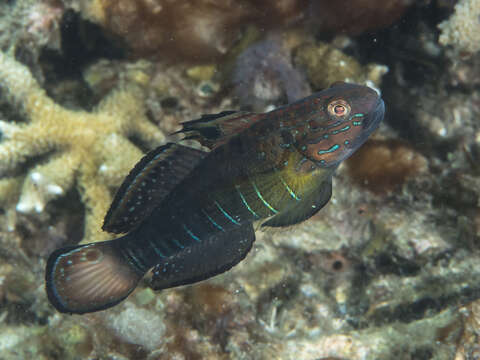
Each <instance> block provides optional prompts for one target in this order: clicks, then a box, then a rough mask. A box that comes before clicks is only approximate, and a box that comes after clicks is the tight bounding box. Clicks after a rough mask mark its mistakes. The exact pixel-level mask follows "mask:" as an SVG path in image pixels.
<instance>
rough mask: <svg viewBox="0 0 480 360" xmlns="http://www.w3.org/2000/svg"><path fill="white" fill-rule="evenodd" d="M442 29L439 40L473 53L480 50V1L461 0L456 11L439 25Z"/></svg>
mask: <svg viewBox="0 0 480 360" xmlns="http://www.w3.org/2000/svg"><path fill="white" fill-rule="evenodd" d="M438 27H439V29H440V30H441V31H442V33H441V34H440V38H439V42H440V44H442V45H452V46H453V47H454V48H455V50H457V51H459V52H463V53H467V54H472V53H475V52H477V51H479V50H480V2H479V1H478V0H461V1H460V2H459V3H458V4H457V5H455V13H454V14H453V15H452V16H451V17H450V18H449V19H448V20H446V21H444V22H442V23H440V24H439V25H438Z"/></svg>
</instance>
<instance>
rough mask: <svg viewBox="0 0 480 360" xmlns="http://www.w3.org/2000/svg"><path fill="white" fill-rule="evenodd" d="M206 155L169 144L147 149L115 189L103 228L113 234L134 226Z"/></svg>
mask: <svg viewBox="0 0 480 360" xmlns="http://www.w3.org/2000/svg"><path fill="white" fill-rule="evenodd" d="M206 155H207V152H204V151H201V150H196V149H193V148H189V147H186V146H182V145H178V144H172V143H169V144H166V145H163V146H160V147H158V148H156V149H155V150H152V151H151V152H149V153H148V154H147V155H145V156H144V157H143V159H141V160H140V161H139V162H138V163H137V164H136V165H135V167H134V168H133V169H132V170H131V171H130V174H128V176H127V177H126V178H125V180H124V181H123V184H122V185H121V186H120V188H119V189H118V191H117V194H116V195H115V198H114V200H113V202H112V205H111V206H110V209H109V210H108V212H107V215H106V216H105V220H104V222H103V227H102V229H103V230H105V231H109V232H112V233H116V234H119V233H124V232H128V231H130V230H132V229H134V228H135V227H136V226H137V225H138V224H139V223H140V222H141V221H142V220H143V219H145V218H146V217H147V216H148V215H150V213H151V212H152V211H153V209H155V208H156V207H157V206H158V205H159V204H160V202H161V201H162V200H163V199H164V198H165V197H166V196H167V195H168V194H169V193H170V192H171V191H172V190H173V189H174V188H175V186H177V185H178V184H179V183H180V181H182V180H183V179H184V178H185V177H186V176H187V175H188V174H189V173H190V172H191V171H192V170H193V169H194V168H195V167H196V166H197V165H198V163H199V162H200V161H201V160H202V159H203V158H204V157H205V156H206Z"/></svg>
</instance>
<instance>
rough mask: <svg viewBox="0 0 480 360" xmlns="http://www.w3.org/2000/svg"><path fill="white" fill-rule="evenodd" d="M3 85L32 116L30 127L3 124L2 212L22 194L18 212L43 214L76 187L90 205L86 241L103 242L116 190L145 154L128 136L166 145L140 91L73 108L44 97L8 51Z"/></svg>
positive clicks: (0, 72) (2, 62) (1, 61)
mask: <svg viewBox="0 0 480 360" xmlns="http://www.w3.org/2000/svg"><path fill="white" fill-rule="evenodd" d="M140 78H141V77H140ZM0 84H2V88H3V89H4V90H5V91H6V92H8V95H7V96H9V98H10V100H11V101H12V102H15V103H17V104H18V105H20V107H21V108H22V109H23V111H24V113H25V114H26V117H27V118H28V123H26V124H23V123H22V124H15V123H12V122H6V121H0V133H1V134H2V138H3V140H2V142H0V191H1V193H0V201H1V202H0V206H2V207H4V208H6V209H7V211H9V212H10V214H11V210H8V209H9V207H10V206H12V205H13V204H14V202H15V201H17V199H18V198H17V197H16V196H14V195H15V191H17V192H18V191H20V196H19V199H18V202H17V204H16V210H17V211H20V212H26V213H29V212H33V211H36V212H42V211H43V210H44V207H45V205H46V204H47V203H48V202H49V201H50V200H52V199H54V198H56V197H58V196H61V195H63V194H65V193H66V192H67V191H68V190H69V189H70V188H72V187H73V186H75V187H76V188H77V189H78V191H79V193H80V196H81V199H82V201H83V202H84V203H85V207H86V218H85V239H86V240H88V241H96V240H100V239H103V238H105V236H106V234H103V233H101V231H100V228H101V226H100V225H101V221H102V219H103V216H104V215H105V212H106V210H107V207H108V206H109V204H110V201H111V196H110V189H111V188H114V187H116V186H118V185H119V184H120V182H121V180H122V179H123V177H124V176H125V174H126V173H127V172H128V171H129V169H130V168H131V167H132V166H133V164H134V163H135V162H136V161H137V160H138V159H139V158H140V156H141V155H142V152H141V151H140V150H139V149H138V148H137V147H136V146H135V145H133V144H132V143H131V142H130V141H129V140H128V137H129V136H136V137H138V138H139V139H140V140H142V141H144V142H145V143H146V144H148V145H149V146H154V145H158V144H159V143H160V142H161V141H162V140H163V139H164V137H163V134H162V133H161V132H160V131H159V130H158V129H157V128H156V127H155V126H154V125H153V124H152V123H150V122H149V121H148V120H147V118H146V117H145V109H144V107H143V99H142V91H141V90H140V88H139V87H138V86H136V85H134V84H130V85H129V86H125V88H119V89H117V90H114V91H112V92H111V94H110V95H108V96H107V97H106V98H105V99H104V100H103V101H102V102H101V103H100V104H99V105H98V106H97V108H96V109H95V110H94V111H93V112H85V111H74V110H68V109H66V108H63V107H61V106H60V105H58V104H56V103H55V102H54V101H53V100H52V99H50V98H49V97H48V96H47V95H46V93H45V91H44V90H43V89H42V88H41V87H40V86H39V85H38V83H37V82H36V80H35V79H34V78H33V77H32V75H31V73H30V71H29V70H28V68H27V67H25V66H23V65H21V64H20V63H18V62H17V61H16V60H14V59H13V58H11V57H9V56H8V55H5V54H3V53H0ZM38 156H40V157H41V158H44V157H46V158H47V159H46V161H40V162H38V161H37V162H36V163H35V164H34V165H33V167H32V168H30V169H28V170H27V173H26V174H25V175H24V176H18V175H17V176H16V177H9V176H8V175H11V174H16V173H18V172H19V170H18V167H19V166H20V165H23V164H24V163H25V162H26V161H27V160H29V159H31V158H33V157H38ZM20 184H21V185H20ZM20 187H21V188H20ZM12 189H13V190H12ZM18 189H20V190H18Z"/></svg>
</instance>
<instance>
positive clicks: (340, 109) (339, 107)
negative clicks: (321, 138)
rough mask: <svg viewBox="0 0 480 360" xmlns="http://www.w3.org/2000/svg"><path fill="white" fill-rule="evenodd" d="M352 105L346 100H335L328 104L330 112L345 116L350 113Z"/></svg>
mask: <svg viewBox="0 0 480 360" xmlns="http://www.w3.org/2000/svg"><path fill="white" fill-rule="evenodd" d="M350 110H351V108H350V105H348V103H347V102H346V101H345V100H333V101H332V102H330V104H328V113H329V114H330V115H332V116H336V117H344V116H347V115H348V114H350Z"/></svg>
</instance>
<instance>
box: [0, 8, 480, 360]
mask: <svg viewBox="0 0 480 360" xmlns="http://www.w3.org/2000/svg"><path fill="white" fill-rule="evenodd" d="M0 51H1V52H0V359H1V360H11V359H112V360H113V359H150V360H153V359H185V360H187V359H295V360H299V359H302V360H303V359H312V360H313V359H316V360H321V359H323V360H326V359H336V360H360V359H365V360H367V359H379V360H389V359H392V360H393V359H395V360H417V359H418V360H423V359H439V360H440V359H442V360H443V359H455V360H468V359H470V360H473V359H480V300H479V299H480V245H479V241H480V237H479V235H480V209H479V196H480V178H479V176H480V165H479V164H480V52H479V51H480V0H459V1H454V0H436V1H435V0H422V1H408V0H377V1H376V0H336V1H334V2H332V1H323V0H317V1H314V0H311V1H307V0H281V1H273V0H265V1H252V0H237V1H234V0H220V1H216V0H190V1H186V0H179V1H168V0H117V1H108V0H6V1H1V2H0ZM338 80H342V81H350V82H356V83H362V84H367V85H369V86H372V87H375V88H376V89H379V90H380V91H381V93H382V97H383V98H384V100H385V104H386V109H387V111H386V117H385V120H384V122H383V124H382V125H381V127H380V129H379V130H378V131H377V132H376V133H375V134H374V135H373V136H372V138H371V139H370V140H369V141H368V142H367V143H366V144H365V145H364V146H363V147H362V148H361V149H360V150H359V151H358V152H357V153H356V154H355V155H354V156H353V157H352V158H350V159H349V160H348V161H346V162H345V163H344V164H342V165H341V166H340V168H339V169H338V170H337V172H336V174H335V176H334V179H333V197H332V199H331V201H330V203H329V204H328V205H327V206H326V207H325V208H324V209H323V210H321V211H320V212H319V213H318V214H317V215H315V216H314V217H313V218H312V219H310V220H308V221H306V222H304V223H302V224H300V225H297V226H294V227H292V228H288V229H283V230H281V231H266V232H263V231H261V230H259V231H257V234H256V236H257V240H256V242H255V245H254V249H253V250H252V251H251V252H250V254H249V255H248V256H247V258H246V259H245V260H244V261H243V262H241V263H240V264H239V265H238V266H236V267H235V268H234V269H232V270H231V271H229V272H227V273H225V274H223V275H220V276H217V277H215V278H213V279H210V280H208V281H204V282H202V283H199V284H196V285H191V286H183V287H179V288H174V289H169V290H164V291H161V292H158V293H155V292H154V291H152V290H151V289H150V288H149V287H148V279H147V280H145V282H144V283H142V284H141V285H140V286H139V288H138V289H137V290H136V291H135V292H134V293H133V294H132V295H131V296H130V297H129V298H128V299H127V300H126V301H124V302H123V303H121V304H120V305H118V306H116V307H114V308H112V309H110V310H106V311H102V312H98V313H93V314H89V315H82V316H79V315H74V316H70V315H63V314H60V313H58V312H57V311H56V310H55V309H54V308H53V307H52V306H51V305H50V304H49V303H48V301H47V298H46V294H45V291H44V268H45V263H46V259H47V257H48V255H49V253H50V252H52V251H53V250H54V249H56V248H58V247H60V246H63V245H67V244H75V243H79V242H81V241H83V242H88V241H97V240H101V239H108V238H112V237H113V236H110V235H109V234H106V233H102V232H101V230H100V227H101V224H102V221H103V216H104V214H105V212H106V210H107V209H108V207H109V205H110V201H111V199H112V196H113V194H114V193H115V190H116V188H117V187H118V186H119V185H120V184H121V182H122V179H123V177H124V176H125V175H126V174H127V173H128V171H129V169H130V168H131V167H132V166H133V165H134V164H135V162H136V161H137V160H138V159H139V158H140V157H141V156H142V154H143V153H144V152H146V151H148V150H150V149H152V148H154V147H156V146H158V145H161V144H164V143H165V142H166V141H174V140H176V138H175V136H170V135H169V134H171V133H172V132H174V131H175V130H178V128H179V127H178V124H179V123H180V122H181V121H185V120H191V119H194V118H198V117H199V116H200V115H201V114H205V113H206V114H208V113H217V112H220V111H222V110H229V109H244V110H253V111H266V110H268V109H272V108H274V107H275V106H278V105H281V104H285V103H288V102H290V101H293V100H295V99H298V98H301V97H304V96H306V95H308V94H310V93H311V92H313V91H319V90H321V89H323V88H325V87H327V86H329V85H330V84H331V83H332V82H335V81H338Z"/></svg>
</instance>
